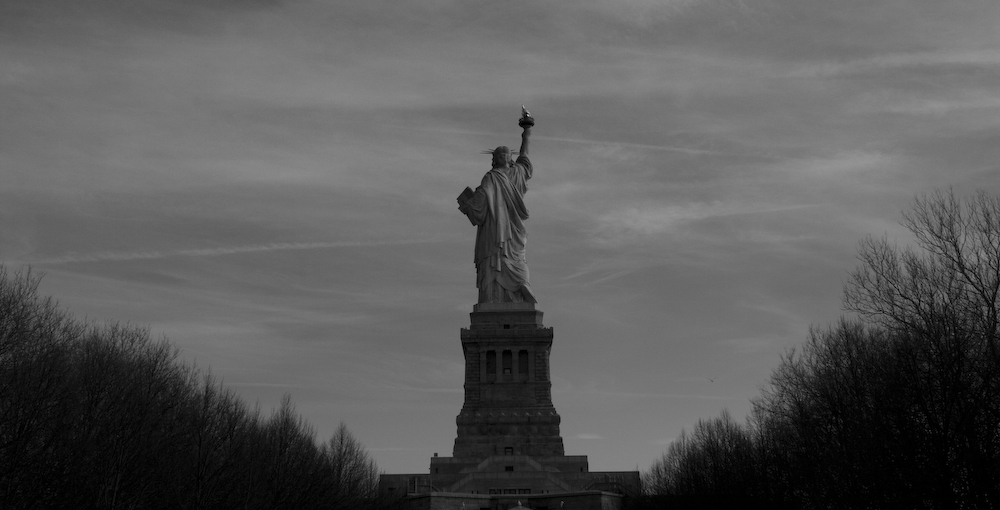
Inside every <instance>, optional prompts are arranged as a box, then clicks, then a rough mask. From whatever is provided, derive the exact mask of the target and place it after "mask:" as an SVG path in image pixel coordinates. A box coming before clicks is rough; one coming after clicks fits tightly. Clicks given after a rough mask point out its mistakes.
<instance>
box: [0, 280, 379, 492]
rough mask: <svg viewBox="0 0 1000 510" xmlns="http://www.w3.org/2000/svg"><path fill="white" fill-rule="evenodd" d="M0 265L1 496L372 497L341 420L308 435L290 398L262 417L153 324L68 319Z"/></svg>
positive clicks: (370, 474) (366, 462)
mask: <svg viewBox="0 0 1000 510" xmlns="http://www.w3.org/2000/svg"><path fill="white" fill-rule="evenodd" d="M37 287H38V279H37V278H36V277H33V276H32V275H31V274H30V273H26V274H15V275H9V274H8V273H7V271H6V269H5V268H3V267H2V266H0V466H2V467H0V507H2V508H5V509H31V508H45V509H48V508H107V509H114V508H123V509H124V508H129V509H140V508H141V509H157V508H170V509H176V508H188V509H195V508H210V509H225V508H241V509H257V508H260V509H283V508H288V509H305V508H317V509H364V508H373V509H374V508H381V507H383V506H384V505H383V502H380V501H379V500H378V497H377V483H378V470H377V468H376V467H375V463H374V462H373V461H372V460H371V458H370V457H369V456H368V454H367V453H366V452H365V450H364V447H363V446H362V445H361V444H360V443H358V442H357V440H355V439H354V438H353V437H352V436H351V434H350V432H349V431H348V430H347V428H346V427H345V426H343V425H341V427H340V429H339V430H338V431H337V432H336V434H335V435H334V436H333V438H332V439H331V440H330V442H329V443H326V444H323V445H317V444H316V441H315V434H314V432H313V431H312V429H311V428H310V427H309V426H308V425H307V424H305V423H304V422H303V421H302V420H301V418H299V417H298V416H297V415H296V413H295V411H294V409H293V407H292V404H291V401H290V399H288V398H287V397H286V398H285V400H284V401H283V402H282V405H281V407H280V409H278V410H277V411H276V412H275V413H274V414H273V415H272V416H271V417H269V418H264V417H262V416H261V415H260V413H259V412H258V410H256V409H249V408H248V407H247V405H246V404H245V403H243V402H242V401H241V400H240V399H239V398H237V397H236V396H234V395H233V393H232V392H230V391H229V390H227V389H225V388H224V387H222V386H221V385H219V384H217V383H215V382H214V381H213V380H212V379H211V377H209V376H207V375H202V374H200V373H199V372H198V371H197V370H195V369H193V368H191V367H187V366H184V365H182V364H180V363H178V362H177V360H176V358H177V352H176V350H175V349H174V348H173V347H171V346H170V344H169V343H167V342H166V341H165V340H161V341H153V340H151V339H150V336H149V332H148V331H146V330H145V329H142V328H136V327H132V326H127V325H121V324H115V323H112V324H107V325H103V326H95V325H89V324H85V323H82V322H80V321H77V320H74V319H73V318H71V317H70V316H69V315H67V314H66V313H65V312H63V311H61V310H59V309H58V307H57V306H56V305H55V304H54V303H53V302H52V300H51V299H48V298H40V297H39V296H38V294H37Z"/></svg>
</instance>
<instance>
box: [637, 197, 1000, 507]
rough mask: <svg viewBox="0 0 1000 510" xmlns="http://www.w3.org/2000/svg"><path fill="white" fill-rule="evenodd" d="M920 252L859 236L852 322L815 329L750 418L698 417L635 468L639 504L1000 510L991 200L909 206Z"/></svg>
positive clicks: (994, 202) (998, 292)
mask: <svg viewBox="0 0 1000 510" xmlns="http://www.w3.org/2000/svg"><path fill="white" fill-rule="evenodd" d="M903 224H904V225H905V226H907V227H908V228H909V230H910V231H911V232H912V233H913V234H914V236H915V238H916V240H917V249H909V248H907V249H903V250H900V249H898V248H896V247H895V246H892V245H891V244H890V243H889V242H888V241H887V240H886V239H884V238H883V239H874V238H869V239H867V240H865V241H863V242H862V243H861V247H860V251H859V259H860V261H861V265H860V267H859V268H858V269H856V270H855V271H854V272H853V273H852V275H851V279H850V281H849V282H848V284H847V285H846V287H845V291H844V303H845V307H846V308H847V309H848V310H849V311H852V312H856V313H857V314H858V319H857V320H855V321H848V320H842V321H841V322H840V323H839V324H837V325H836V326H833V327H831V328H828V329H826V330H817V331H813V332H812V333H811V334H810V338H809V340H808V341H807V342H806V343H805V345H804V346H803V347H802V348H801V349H799V350H798V351H793V352H791V353H789V354H788V355H786V356H785V357H784V358H783V359H782V360H781V363H780V364H779V366H778V368H777V369H776V370H775V371H774V374H773V375H772V377H771V380H770V383H769V384H768V386H767V387H766V388H765V390H764V392H763V393H762V395H761V396H760V397H759V398H757V399H755V401H754V402H753V404H754V409H753V412H752V414H751V416H750V418H749V419H748V421H747V423H746V424H737V423H734V422H733V421H732V420H731V419H730V418H729V416H728V415H726V414H723V415H722V416H721V417H720V418H716V419H713V420H708V421H702V422H699V423H698V424H697V425H696V426H695V428H694V432H693V433H692V434H691V435H686V434H684V435H682V437H681V438H680V439H679V440H678V441H677V442H675V443H674V444H672V445H671V446H670V448H669V449H668V450H667V452H665V453H664V455H663V457H662V458H661V459H660V460H659V461H658V462H656V463H655V464H654V465H653V466H652V468H651V469H650V472H649V473H647V475H646V482H647V484H646V485H647V488H648V492H649V496H647V499H646V500H645V501H644V503H645V504H646V506H642V507H640V506H637V507H636V508H705V507H706V505H705V501H708V502H709V503H711V504H710V505H709V506H717V505H716V504H717V503H719V504H724V505H725V506H730V504H729V502H733V501H735V502H738V503H737V505H736V506H740V507H744V508H748V507H749V508H764V507H766V508H802V509H813V508H816V509H820V508H828V509H834V508H836V509H851V508H858V509H886V508H900V509H918V508H927V509H932V508H933V509H939V508H941V509H951V508H955V509H959V508H993V507H994V506H1000V345H998V296H1000V199H998V198H997V197H991V196H989V195H987V194H985V193H979V194H978V195H976V196H975V197H973V198H972V199H970V200H968V201H966V202H960V201H958V200H956V199H955V198H954V197H953V196H952V195H951V194H950V193H936V194H934V195H931V196H926V197H921V198H918V199H917V200H916V202H915V204H914V207H913V209H912V211H911V212H910V213H908V214H905V215H904V221H903Z"/></svg>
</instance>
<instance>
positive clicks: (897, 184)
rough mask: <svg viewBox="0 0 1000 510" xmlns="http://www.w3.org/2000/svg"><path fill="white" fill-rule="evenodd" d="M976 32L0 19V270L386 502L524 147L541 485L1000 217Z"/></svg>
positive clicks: (744, 372)
mask: <svg viewBox="0 0 1000 510" xmlns="http://www.w3.org/2000/svg"><path fill="white" fill-rule="evenodd" d="M998 27H1000V2H996V0H963V1H960V2H942V1H940V0H857V1H853V0H759V1H754V0H684V1H681V0H677V1H669V0H662V1H654V0H614V1H611V0H572V1H570V0H548V1H543V0H524V1H498V0H492V1H485V0H482V1H480V0H461V1H458V0H456V1H450V0H433V1H430V0H422V1H419V2H418V1H410V2H403V1H373V0H364V1H355V2H349V1H346V0H339V1H338V0H288V1H280V0H272V1H268V0H214V1H203V0H132V1H124V0H121V1H119V0H114V1H112V0H91V1H87V2H80V1H76V0H4V1H3V2H2V3H0V119H2V121H0V177H2V181H0V182H2V186H0V261H2V262H3V263H4V264H6V266H7V267H8V269H11V270H16V269H19V268H24V267H26V266H29V265H30V266H31V268H32V269H33V270H34V271H36V272H40V273H44V275H45V276H44V280H43V284H42V292H43V293H44V294H47V295H52V296H54V297H55V298H56V299H58V300H59V301H60V303H61V304H62V305H63V306H65V307H66V308H68V309H69V310H70V311H71V312H73V313H74V314H75V315H76V316H78V317H81V318H82V317H86V318H88V319H92V320H97V321H104V320H120V321H127V322H130V323H134V324H140V325H148V326H149V328H150V330H151V332H152V334H153V335H154V336H155V337H166V338H168V339H169V340H170V341H172V342H173V343H174V344H176V345H177V346H178V347H180V349H181V357H182V358H183V359H184V360H186V361H188V362H196V363H197V364H198V365H199V366H202V367H206V368H210V369H211V371H212V373H214V374H215V375H216V376H218V377H220V378H222V379H224V381H225V382H226V383H227V384H228V385H229V386H231V387H233V388H235V389H236V390H237V391H238V392H239V393H240V394H241V395H243V396H244V397H245V398H246V399H247V400H249V401H250V402H256V401H259V402H260V404H261V406H262V408H263V409H265V410H268V411H269V410H270V409H272V408H273V407H274V406H275V405H277V403H278V402H279V400H280V398H281V396H282V395H283V394H285V393H289V394H291V395H292V397H293V399H294V401H295V402H296V404H297V408H298V410H299V411H300V412H301V413H302V415H303V416H304V417H305V418H306V419H307V420H308V421H309V422H310V423H312V424H313V425H314V426H315V428H316V430H317V434H318V438H319V439H324V438H328V437H329V436H330V435H332V433H333V431H334V430H335V428H336V427H337V424H338V423H339V422H341V421H343V422H345V423H346V424H347V426H348V428H349V429H350V430H351V431H352V432H353V433H354V434H355V435H356V436H357V437H358V438H359V439H360V440H361V441H362V442H363V443H364V444H365V445H366V446H367V447H368V448H369V449H370V450H371V452H372V454H373V455H374V457H375V459H376V460H377V462H378V463H379V466H380V467H381V468H382V469H384V470H386V471H388V472H426V471H427V469H428V466H429V459H430V457H431V455H432V454H433V453H434V452H438V453H439V454H440V455H445V456H446V455H451V450H452V447H453V442H454V439H455V434H456V426H455V417H456V415H457V414H458V412H459V410H460V409H461V406H462V399H463V393H462V383H463V368H464V367H463V359H462V350H461V346H460V341H459V328H461V327H463V326H467V325H468V322H469V317H468V313H469V312H470V311H471V309H472V304H473V303H474V302H475V300H476V296H477V293H476V289H475V268H474V266H473V263H472V262H473V261H472V253H473V241H474V238H475V228H474V227H472V226H471V225H470V224H469V222H468V220H467V219H466V218H465V217H464V216H463V215H462V214H461V213H459V212H458V210H457V208H456V207H457V206H456V202H455V197H456V196H458V194H459V193H460V192H461V191H462V189H463V188H464V187H466V186H472V187H475V186H476V185H477V184H478V183H479V181H480V179H481V177H482V174H483V173H484V172H486V171H487V170H488V169H489V166H490V159H489V156H483V155H481V154H480V151H481V150H482V149H487V148H492V147H496V146H497V145H510V146H514V147H516V146H517V144H518V143H519V138H518V135H519V128H518V127H517V118H518V116H519V114H520V105H521V104H522V103H523V104H525V105H527V106H528V108H529V109H530V110H531V111H532V114H533V115H534V116H535V118H536V119H537V126H536V128H535V129H534V138H533V144H532V147H531V158H532V161H533V163H534V166H535V175H534V178H533V179H532V180H531V181H530V182H529V191H528V193H527V195H526V197H525V198H526V204H527V207H528V209H529V211H530V213H531V218H530V219H529V220H528V221H527V228H528V247H527V252H528V265H529V267H530V269H531V286H532V289H533V291H534V293H535V295H536V296H537V298H538V300H539V307H540V309H542V310H543V311H544V312H545V324H546V326H551V327H553V328H554V330H555V341H554V345H553V349H552V357H551V365H552V378H553V400H554V402H555V406H556V409H557V411H558V412H559V413H560V415H561V416H562V428H561V431H562V435H563V438H564V440H565V444H566V453H567V454H574V455H589V456H590V467H591V469H592V470H623V469H635V468H636V467H638V468H639V469H645V468H647V467H648V466H649V464H650V463H651V462H652V461H653V460H654V459H655V458H656V457H658V456H659V455H660V454H661V453H662V452H663V451H664V449H665V447H666V445H667V444H668V443H669V441H670V440H672V439H673V438H675V437H676V436H677V435H678V434H679V433H680V431H681V429H682V428H687V429H689V430H690V428H691V427H692V426H693V425H694V424H695V423H696V422H697V420H698V419H703V418H711V417H714V416H717V415H718V414H719V413H720V412H721V411H722V410H723V409H729V410H730V412H731V413H732V414H733V415H734V417H736V418H737V419H742V418H743V417H744V416H746V414H747V412H748V411H749V409H750V399H751V398H752V397H753V396H755V395H757V394H758V392H759V388H760V386H761V385H762V384H764V383H765V382H766V381H767V379H768V377H769V375H770V372H771V370H772V369H774V367H775V366H776V365H777V363H778V361H779V359H780V357H781V355H782V353H784V352H786V351H787V350H788V349H790V348H792V347H794V346H796V345H799V344H800V343H801V342H802V341H803V340H804V339H805V338H806V336H807V334H808V330H809V328H810V326H811V325H814V326H821V327H822V326H825V325H827V324H830V323H831V322H834V321H836V320H837V319H838V318H839V317H840V316H841V314H842V313H843V312H842V310H841V306H840V296H841V290H842V285H843V282H844V281H845V279H846V277H847V274H848V272H849V271H850V270H851V269H852V268H853V267H854V266H855V265H856V260H855V258H854V254H855V252H856V247H857V243H858V241H860V240H861V239H862V238H863V237H864V236H866V235H868V234H873V235H876V236H881V235H883V234H887V235H889V236H890V237H891V238H894V239H896V240H898V242H899V243H900V244H905V243H909V238H908V237H907V236H906V233H905V231H902V229H901V227H899V224H898V220H899V219H900V212H901V211H903V210H905V209H907V208H908V207H909V204H910V202H911V201H912V199H913V197H914V196H915V195H917V194H920V193H926V192H931V191H933V190H935V189H946V188H947V187H949V186H951V187H953V188H954V189H955V192H956V193H957V194H959V195H969V194H971V193H972V192H973V191H974V190H975V189H976V188H983V189H986V190H987V191H989V192H991V193H997V192H1000V29H998Z"/></svg>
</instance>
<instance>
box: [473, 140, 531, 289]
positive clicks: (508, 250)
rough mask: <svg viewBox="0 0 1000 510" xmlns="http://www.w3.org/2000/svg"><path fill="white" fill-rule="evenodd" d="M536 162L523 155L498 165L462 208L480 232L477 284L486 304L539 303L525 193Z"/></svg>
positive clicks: (476, 252) (477, 234) (477, 246)
mask: <svg viewBox="0 0 1000 510" xmlns="http://www.w3.org/2000/svg"><path fill="white" fill-rule="evenodd" d="M531 172H532V167H531V161H529V160H528V158H527V157H526V156H520V157H518V158H517V161H516V162H515V163H514V164H513V165H512V166H510V167H507V168H503V167H500V168H493V169H492V170H490V171H489V172H487V173H486V175H485V176H483V182H482V184H480V186H479V187H478V188H476V191H475V193H474V194H473V196H472V197H471V198H469V199H468V200H467V201H466V202H465V203H464V204H463V205H462V207H461V208H460V209H461V211H462V212H463V213H465V215H466V216H468V217H469V221H471V222H472V224H473V225H476V226H478V227H479V229H478V232H477V233H476V250H475V263H476V275H477V281H476V287H478V288H479V302H480V303H536V302H537V300H536V299H535V296H534V295H533V294H532V293H531V288H530V287H528V264H527V262H526V261H525V258H524V245H525V243H526V242H527V240H528V236H527V231H526V230H525V228H524V220H526V219H528V209H527V208H526V207H525V206H524V193H525V192H526V191H527V190H528V186H527V180H528V179H530V178H531Z"/></svg>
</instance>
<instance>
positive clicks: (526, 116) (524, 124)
mask: <svg viewBox="0 0 1000 510" xmlns="http://www.w3.org/2000/svg"><path fill="white" fill-rule="evenodd" d="M517 125H518V126H521V129H522V131H521V150H520V151H519V152H518V155H520V156H524V157H528V137H530V136H531V128H532V127H533V126H534V125H535V118H534V117H532V116H531V113H530V112H528V109H527V108H525V107H524V105H523V104H522V105H521V119H520V120H518V121H517Z"/></svg>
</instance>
